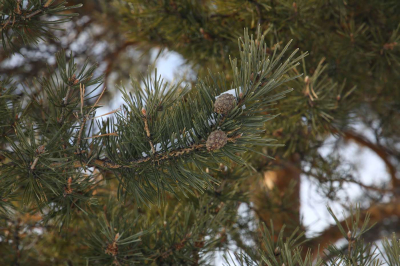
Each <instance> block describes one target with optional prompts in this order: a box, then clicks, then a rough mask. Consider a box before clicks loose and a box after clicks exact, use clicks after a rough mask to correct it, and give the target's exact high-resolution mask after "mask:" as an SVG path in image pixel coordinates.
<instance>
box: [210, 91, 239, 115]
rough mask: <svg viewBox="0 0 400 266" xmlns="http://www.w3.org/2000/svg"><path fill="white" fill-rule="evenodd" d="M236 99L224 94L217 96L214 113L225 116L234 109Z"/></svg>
mask: <svg viewBox="0 0 400 266" xmlns="http://www.w3.org/2000/svg"><path fill="white" fill-rule="evenodd" d="M235 105H236V98H235V96H233V95H232V94H229V93H225V94H222V95H221V96H219V97H218V98H217V99H216V100H215V103H214V112H216V113H218V114H223V115H227V114H229V112H230V111H231V110H232V109H233V108H234V107H235Z"/></svg>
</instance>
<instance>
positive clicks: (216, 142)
mask: <svg viewBox="0 0 400 266" xmlns="http://www.w3.org/2000/svg"><path fill="white" fill-rule="evenodd" d="M227 142H228V136H227V135H226V134H225V132H224V131H222V130H215V131H213V132H211V134H210V135H209V136H208V139H207V142H206V147H207V150H209V151H213V150H218V149H220V148H222V147H224V146H225V144H226V143H227Z"/></svg>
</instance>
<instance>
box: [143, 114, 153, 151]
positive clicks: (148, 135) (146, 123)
mask: <svg viewBox="0 0 400 266" xmlns="http://www.w3.org/2000/svg"><path fill="white" fill-rule="evenodd" d="M142 114H143V121H144V130H145V131H146V135H147V138H148V139H149V143H150V147H151V152H152V153H153V155H154V154H156V149H155V148H154V144H153V142H152V141H151V134H150V129H149V124H148V122H147V114H146V110H145V109H144V108H143V109H142Z"/></svg>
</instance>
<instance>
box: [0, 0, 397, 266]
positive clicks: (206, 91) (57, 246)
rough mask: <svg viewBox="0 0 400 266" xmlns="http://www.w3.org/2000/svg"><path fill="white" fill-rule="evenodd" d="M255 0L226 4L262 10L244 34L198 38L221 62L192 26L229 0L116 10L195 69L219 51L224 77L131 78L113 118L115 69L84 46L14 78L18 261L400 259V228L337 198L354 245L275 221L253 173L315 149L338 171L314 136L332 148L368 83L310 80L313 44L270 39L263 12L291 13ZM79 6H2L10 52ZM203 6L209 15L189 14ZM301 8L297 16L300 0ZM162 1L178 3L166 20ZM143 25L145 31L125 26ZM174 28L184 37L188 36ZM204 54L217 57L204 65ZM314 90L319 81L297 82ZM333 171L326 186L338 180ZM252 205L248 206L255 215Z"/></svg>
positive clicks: (5, 223)
mask: <svg viewBox="0 0 400 266" xmlns="http://www.w3.org/2000/svg"><path fill="white" fill-rule="evenodd" d="M167 2H168V3H167ZM177 2H178V1H177ZM240 2H242V1H228V2H227V3H226V5H225V7H226V9H225V11H221V10H219V11H220V12H215V14H214V15H213V16H212V17H210V19H212V20H220V19H222V20H225V19H227V18H229V17H231V16H233V17H236V16H240V15H243V16H244V19H243V20H244V21H248V20H251V21H252V22H251V23H250V24H249V25H247V27H246V29H245V30H244V33H242V29H240V31H241V33H240V34H239V33H238V35H242V36H241V37H240V38H238V39H237V38H233V37H232V36H233V35H234V34H235V32H234V31H232V32H231V33H230V34H228V33H227V35H216V34H214V33H212V32H209V31H208V30H210V29H209V28H208V29H205V28H203V27H201V28H200V29H199V32H198V33H197V34H198V35H199V36H200V37H201V38H202V41H203V42H204V43H207V42H212V41H215V42H216V43H220V44H221V47H218V51H219V52H218V53H220V54H219V55H220V57H219V56H218V57H217V56H215V51H216V50H215V47H217V46H219V45H217V46H212V49H211V48H210V47H211V46H209V44H206V45H198V44H194V43H192V41H191V37H192V36H191V35H190V29H191V27H190V23H191V22H193V21H202V19H205V17H201V16H203V15H204V13H202V12H203V11H205V10H207V12H209V8H211V9H212V7H215V8H216V10H217V8H218V7H220V6H221V3H219V1H216V3H215V5H214V6H207V5H205V4H204V3H203V4H201V1H186V0H184V1H180V2H179V3H175V2H174V1H129V0H127V1H115V2H114V3H113V5H112V7H113V8H115V10H116V12H118V14H120V16H121V18H123V19H124V20H121V24H120V28H121V32H123V34H126V35H127V38H129V35H130V34H132V33H133V32H134V31H135V30H137V29H139V28H140V29H142V31H141V32H140V33H138V34H137V35H136V37H138V38H142V39H141V41H142V43H144V44H146V45H149V47H151V46H153V45H158V44H160V43H161V44H163V45H165V46H166V47H169V48H171V49H177V50H178V51H181V52H182V54H183V55H184V56H186V57H187V59H188V61H189V63H193V68H194V69H196V67H197V66H196V64H195V63H200V64H201V62H203V61H207V59H208V56H209V59H210V63H217V64H216V66H215V67H214V68H212V67H211V69H210V71H209V72H205V71H204V72H203V71H199V73H202V75H201V76H199V78H197V80H196V81H195V86H192V87H191V86H189V85H188V83H184V82H177V83H173V84H169V83H168V82H166V81H164V80H163V79H162V77H161V76H159V75H158V74H157V71H155V72H154V73H149V74H148V75H145V76H144V77H142V78H141V79H139V80H137V79H135V78H132V79H131V81H130V83H129V84H124V83H121V85H118V89H119V92H120V93H121V95H122V100H123V104H122V106H121V108H119V109H117V110H114V111H112V112H110V113H107V114H104V115H98V109H99V108H101V106H100V104H99V103H100V101H101V100H102V97H103V96H104V94H105V91H106V88H105V87H104V86H103V81H104V77H103V76H102V75H98V72H97V70H98V69H99V66H98V65H97V64H95V63H94V62H90V61H89V60H87V61H85V62H76V61H75V59H74V55H73V53H72V52H71V53H67V52H66V51H64V50H60V51H58V52H57V53H56V54H55V58H56V68H55V69H52V68H50V67H49V68H48V69H47V72H46V73H45V74H42V75H41V76H38V77H36V78H35V79H32V80H27V81H24V82H23V83H22V82H21V83H20V82H15V81H13V79H12V76H5V75H0V117H1V120H0V136H1V137H0V219H1V220H0V253H1V258H0V262H1V264H2V265H81V264H85V263H86V265H133V264H139V265H210V264H214V263H215V260H214V259H215V255H216V253H217V252H223V253H224V257H225V261H224V263H226V264H227V265H276V266H282V265H287V266H295V265H382V264H385V263H386V264H387V265H400V242H399V241H398V239H397V238H396V235H395V234H393V236H392V238H391V239H386V238H385V239H384V240H383V241H382V245H379V244H377V243H374V242H373V241H364V235H365V234H366V233H367V232H368V231H369V230H373V229H371V223H370V214H368V212H366V211H365V210H362V209H361V208H360V207H357V208H355V209H354V210H353V209H351V212H350V216H349V217H348V218H347V219H345V220H344V221H341V220H339V219H338V218H337V217H336V216H335V214H334V213H333V211H332V210H331V209H330V208H328V210H329V212H330V214H331V215H332V217H333V218H334V220H335V222H336V224H337V227H335V228H336V230H337V232H340V234H341V236H342V237H343V238H344V239H345V240H346V241H347V243H346V246H345V248H342V247H341V246H336V245H334V243H330V244H329V245H328V244H326V243H325V242H324V243H322V242H321V243H322V244H321V245H322V250H321V252H319V251H317V250H315V249H313V250H309V249H308V247H315V245H314V244H315V243H313V245H314V246H312V245H310V246H308V244H307V243H308V242H307V240H309V239H307V238H306V237H305V236H304V233H302V232H301V230H300V229H295V228H292V227H291V225H288V233H287V231H285V228H284V227H285V226H284V225H283V224H279V223H281V222H282V220H281V219H280V218H279V221H277V222H275V221H274V216H273V215H272V217H271V219H270V220H266V219H264V218H263V217H264V216H263V215H260V214H259V211H260V210H259V209H258V208H259V206H258V205H257V200H258V199H257V198H255V195H252V192H251V189H250V188H249V187H250V186H249V185H248V183H249V181H252V180H254V179H252V178H253V177H254V176H255V175H257V173H259V172H261V171H263V170H266V168H265V165H266V163H265V161H266V160H267V161H271V162H272V161H273V159H274V158H273V157H271V155H273V156H274V157H276V158H278V157H277V155H279V156H280V157H281V158H285V159H287V158H292V159H293V158H295V156H294V155H295V154H296V153H302V154H301V156H302V157H301V159H302V160H304V161H306V162H312V159H310V157H313V159H315V161H314V165H313V166H312V167H310V169H311V170H310V173H309V174H310V175H314V176H318V177H319V175H321V176H322V177H325V176H324V173H325V172H326V168H324V165H322V166H321V169H322V170H321V171H319V172H318V171H317V170H318V166H316V165H321V164H329V163H330V162H327V161H324V159H323V158H319V157H318V155H317V153H316V152H315V149H313V148H312V147H311V146H313V145H316V146H317V145H319V144H320V143H321V140H320V139H321V138H322V137H326V134H327V132H333V133H336V134H337V133H340V134H341V133H342V129H343V124H345V123H346V121H348V120H349V119H350V117H349V116H348V115H347V114H348V113H350V112H352V110H356V109H355V108H356V107H354V106H355V104H354V102H355V99H354V98H352V93H353V92H354V88H355V86H348V85H347V84H346V83H345V82H341V83H339V82H338V81H335V80H333V79H332V78H330V77H329V76H328V75H327V74H326V72H327V65H325V64H324V60H321V61H319V64H317V66H316V68H315V69H314V70H313V71H312V73H311V74H308V75H307V67H306V65H305V64H306V60H307V56H308V53H307V52H306V51H299V49H295V48H294V47H293V44H292V43H291V41H289V40H288V41H287V42H282V41H281V42H277V43H276V44H274V45H273V46H272V45H271V44H270V43H269V41H270V39H266V38H267V37H266V36H267V35H266V34H267V33H268V31H265V32H264V28H263V23H264V21H265V19H266V18H265V17H264V15H263V14H264V13H263V10H264V9H265V10H268V11H269V10H271V9H274V10H275V9H276V12H277V13H276V17H279V12H280V11H282V10H284V8H282V9H279V8H278V6H279V5H278V6H275V5H274V6H270V5H267V4H264V3H262V1H260V3H258V2H257V1H247V2H248V3H247V2H246V5H250V6H251V8H255V9H254V10H255V13H254V14H256V15H254V14H253V15H252V16H253V17H252V18H251V19H250V17H249V14H248V13H246V12H248V10H250V9H246V5H245V6H244V9H246V10H247V11H246V10H245V11H243V12H244V13H241V12H242V11H241V10H239V9H237V11H235V12H237V13H229V12H228V11H229V10H231V9H235V8H237V5H238V4H240ZM272 2H274V1H272ZM79 7H81V4H77V5H69V4H68V3H66V2H64V1H57V0H47V1H43V0H29V1H19V0H15V1H14V0H4V1H2V2H1V3H0V11H1V13H0V15H1V17H0V25H1V28H2V29H1V35H2V40H1V42H2V46H3V49H4V51H6V52H7V54H8V56H9V57H11V56H13V55H14V54H17V53H18V52H19V49H21V47H24V46H28V45H35V44H37V43H40V41H41V40H44V39H46V38H55V37H54V35H53V32H54V30H59V29H62V27H63V26H64V25H65V22H66V21H69V20H71V19H72V18H73V17H74V16H75V14H74V13H71V10H76V9H77V8H79ZM110 7H111V4H110ZM194 7H195V8H198V9H199V11H198V12H199V13H198V14H197V15H196V14H195V13H193V12H188V13H186V14H187V16H183V15H182V13H183V11H185V10H186V11H188V10H189V9H193V8H194ZM292 7H293V8H295V12H296V13H297V11H298V10H297V8H298V7H297V4H296V3H294V4H293V6H292ZM249 8H250V7H249ZM160 9H163V10H164V11H165V12H162V15H161V17H160V20H157V21H154V12H157V11H159V10H160ZM136 11H138V12H136ZM175 16H177V17H178V18H179V19H182V20H184V21H185V23H186V24H184V25H181V28H182V29H186V30H187V32H186V33H182V32H180V31H178V32H174V29H175V30H176V28H171V31H170V32H167V31H165V28H164V26H165V25H166V26H168V24H167V23H166V24H165V25H160V24H162V21H163V20H164V22H165V21H166V22H168V23H176V21H174V18H175ZM254 16H258V19H256V20H257V21H256V20H255V19H254ZM130 21H133V22H134V23H137V25H141V26H140V27H137V29H135V30H131V31H129V32H128V31H126V32H125V30H126V29H127V27H128V25H129V24H130ZM255 24H259V26H258V27H256V26H255ZM157 25H160V26H159V28H157ZM350 25H351V24H350ZM248 28H251V29H250V30H249V29H248ZM236 29H237V28H235V30H236ZM362 30H363V29H362V28H361V29H359V30H358V31H357V32H362ZM157 31H159V33H160V34H156V33H157ZM215 31H217V29H215ZM236 33H237V32H236ZM172 35H177V36H179V38H180V39H182V40H179V42H177V43H174V39H173V38H172V39H171V36H172ZM199 36H198V37H199ZM167 37H168V38H167ZM297 37H299V36H297ZM300 37H301V36H300ZM300 37H299V38H300ZM376 38H379V35H376ZM398 38H399V37H398V35H397V31H393V32H392V37H391V41H392V42H390V45H392V46H393V47H392V46H390V45H389V46H387V47H386V48H385V49H386V50H385V55H386V59H387V62H389V63H393V64H396V63H397V61H396V58H397V57H396V55H395V54H392V52H391V51H392V50H393V49H395V46H396V45H397V42H396V41H397V40H398ZM176 40H177V41H178V39H176ZM135 41H136V40H135ZM138 41H139V40H138ZM350 41H351V40H350ZM294 42H295V43H298V42H299V41H298V40H294ZM225 43H226V45H225ZM228 43H229V44H228ZM299 43H300V42H299ZM40 45H42V43H40ZM299 46H300V47H301V45H299ZM179 49H181V50H179ZM196 50H197V52H193V51H196ZM225 52H229V53H231V52H232V57H229V53H228V54H227V53H225ZM197 53H198V54H201V55H202V57H199V62H195V63H194V62H192V61H194V60H193V58H195V56H196V55H197ZM234 55H236V56H237V58H235V57H234ZM371 60H373V56H371ZM375 63H376V64H375ZM375 63H374V64H372V65H373V69H374V70H376V69H378V68H380V69H379V71H383V70H382V69H381V68H382V67H383V66H382V65H381V63H382V62H380V61H377V62H375ZM207 64H208V63H207ZM217 70H218V71H220V70H224V71H225V72H224V73H222V72H218V71H217ZM377 71H378V70H377ZM0 74H1V73H0ZM354 81H355V79H353V80H352V82H354ZM351 85H354V84H351ZM299 87H302V88H304V90H296V89H295V90H294V91H293V89H292V88H299ZM279 113H280V114H281V116H282V118H280V117H277V116H278V115H279ZM299 118H300V119H299ZM305 124H306V125H305ZM282 133H284V134H286V133H288V134H289V133H290V134H291V135H287V136H286V135H285V136H284V137H282ZM276 137H278V139H279V140H280V141H279V142H276V141H275V140H274V138H276ZM300 138H308V139H309V143H304V142H301V143H300V141H299V139H300ZM282 143H284V144H286V146H285V147H283V145H279V144H282ZM279 160H281V159H278V161H279ZM293 160H294V159H293ZM328 160H329V159H328ZM268 169H269V170H271V169H273V168H268ZM393 171H396V170H393ZM255 173H256V174H255ZM335 175H339V174H338V173H337V172H334V173H333V174H332V176H330V177H328V179H329V178H332V179H333V178H334V177H335ZM322 177H321V178H320V180H322V179H323V178H322ZM341 178H342V177H341V176H339V177H338V178H337V179H341ZM331 181H332V180H328V181H326V182H325V183H324V182H323V181H321V183H322V185H321V187H322V189H324V185H326V184H328V183H329V182H331ZM341 181H343V180H341ZM296 186H297V185H296V182H291V183H290V186H289V188H288V189H287V191H286V192H285V193H280V192H279V191H277V190H273V189H271V190H269V191H268V192H267V193H266V194H268V195H269V197H271V198H270V199H271V200H270V201H269V203H266V204H267V205H268V204H270V205H268V206H271V209H274V208H275V209H276V206H275V205H273V204H275V203H276V199H277V198H279V201H280V203H279V204H278V207H279V208H281V210H282V213H285V211H288V210H289V212H290V211H293V210H294V212H296V210H295V208H292V205H290V204H294V206H296V203H295V202H294V201H293V198H292V196H291V195H292V194H295V191H296ZM326 186H328V185H326ZM393 193H395V192H393ZM275 194H276V195H277V196H276V195H275ZM274 195H275V196H276V197H275V196H274ZM285 204H288V205H287V206H286V205H285ZM241 206H247V207H248V213H246V215H243V211H240V210H239V209H240V207H241ZM254 206H255V207H254ZM251 208H253V209H251ZM376 208H378V209H379V208H380V205H377V206H376ZM397 208H398V207H397ZM381 209H382V210H381ZM381 209H379V211H380V212H379V213H383V210H387V208H386V207H385V206H383V207H382V208H381ZM297 211H298V210H297ZM397 211H398V210H397ZM398 212H400V211H398ZM270 213H271V214H273V213H274V212H273V211H272V212H270ZM371 213H372V214H371V215H376V213H373V212H372V211H371ZM290 215H293V214H289V217H295V216H296V214H294V216H290ZM288 220H290V219H286V220H285V219H284V221H288ZM293 222H295V221H293ZM274 223H275V224H279V225H278V227H277V228H278V229H277V228H276V227H275V229H274ZM298 226H299V224H298ZM372 228H373V227H372ZM316 240H318V239H317V238H315V239H311V242H312V241H316ZM335 240H336V239H335ZM317 244H318V243H317ZM232 246H233V247H232ZM232 251H235V252H232ZM221 263H222V262H221Z"/></svg>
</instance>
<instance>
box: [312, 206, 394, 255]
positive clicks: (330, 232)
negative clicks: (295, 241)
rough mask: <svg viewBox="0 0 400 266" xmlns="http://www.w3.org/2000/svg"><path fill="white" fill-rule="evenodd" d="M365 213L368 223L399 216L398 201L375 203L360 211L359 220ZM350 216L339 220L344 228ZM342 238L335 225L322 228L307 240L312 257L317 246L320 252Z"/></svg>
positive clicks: (361, 219)
mask: <svg viewBox="0 0 400 266" xmlns="http://www.w3.org/2000/svg"><path fill="white" fill-rule="evenodd" d="M367 214H370V223H371V224H373V223H380V222H383V221H384V220H385V219H387V218H390V217H392V216H400V201H399V200H396V201H392V202H389V203H382V204H375V205H373V206H371V207H370V208H368V209H366V210H362V211H361V212H360V221H363V220H364V219H365V217H366V215H367ZM351 219H352V217H347V218H346V219H345V220H343V221H342V222H340V224H341V225H342V226H343V228H346V227H347V225H346V221H347V223H349V221H350V220H351ZM341 238H343V235H342V234H341V232H340V230H339V229H338V227H337V225H333V226H330V227H329V228H327V229H326V230H324V231H323V232H322V233H321V234H320V235H319V236H317V237H315V238H313V239H311V240H310V241H309V242H308V246H309V247H311V248H312V249H313V251H314V252H313V256H314V258H315V257H316V256H317V255H318V254H317V252H316V250H317V249H318V248H319V251H320V253H322V252H323V251H324V250H325V249H326V248H327V247H328V246H329V245H330V244H332V243H335V242H336V241H338V240H339V239H341Z"/></svg>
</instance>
